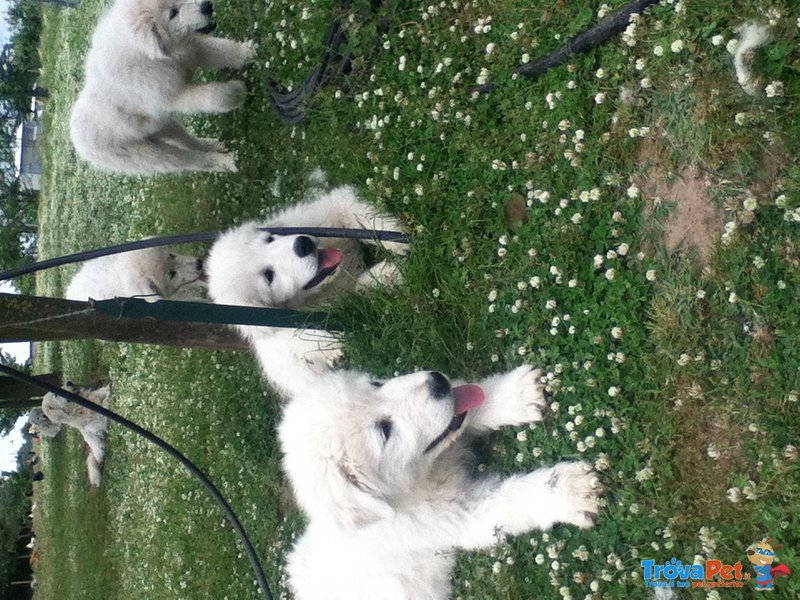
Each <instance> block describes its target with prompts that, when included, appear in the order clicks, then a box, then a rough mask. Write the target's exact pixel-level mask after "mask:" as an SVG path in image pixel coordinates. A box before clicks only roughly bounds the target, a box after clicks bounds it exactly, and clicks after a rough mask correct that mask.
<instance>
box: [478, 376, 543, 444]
mask: <svg viewBox="0 0 800 600" xmlns="http://www.w3.org/2000/svg"><path fill="white" fill-rule="evenodd" d="M541 377H542V371H541V370H540V369H535V368H534V367H532V366H531V365H523V366H521V367H517V368H516V369H514V370H513V371H509V372H508V373H505V374H504V375H495V376H493V377H489V378H488V379H486V380H484V381H482V382H481V384H480V385H481V387H482V388H483V391H484V394H485V396H486V401H485V402H484V403H483V405H482V406H481V407H480V408H478V409H477V411H476V414H475V416H474V420H473V423H472V425H473V427H476V428H478V429H497V428H499V427H504V426H514V425H525V424H527V423H535V422H537V421H541V420H542V417H543V413H544V411H545V410H546V409H547V398H546V397H545V395H544V385H543V384H542V382H541Z"/></svg>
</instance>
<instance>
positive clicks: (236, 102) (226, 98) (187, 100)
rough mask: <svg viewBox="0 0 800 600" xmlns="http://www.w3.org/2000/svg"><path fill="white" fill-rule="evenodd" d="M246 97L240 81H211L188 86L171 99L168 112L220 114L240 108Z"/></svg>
mask: <svg viewBox="0 0 800 600" xmlns="http://www.w3.org/2000/svg"><path fill="white" fill-rule="evenodd" d="M246 96H247V88H246V87H245V85H244V83H242V82H241V81H212V82H211V83H201V84H197V85H190V86H188V87H186V88H184V89H183V90H182V91H181V93H180V94H178V95H177V96H176V97H175V98H173V100H172V102H171V103H170V110H171V111H173V112H176V113H183V114H192V113H208V114H222V113H226V112H230V111H232V110H233V109H235V108H238V107H240V106H241V105H242V104H243V103H244V101H245V98H246Z"/></svg>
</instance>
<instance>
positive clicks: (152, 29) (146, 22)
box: [131, 3, 170, 59]
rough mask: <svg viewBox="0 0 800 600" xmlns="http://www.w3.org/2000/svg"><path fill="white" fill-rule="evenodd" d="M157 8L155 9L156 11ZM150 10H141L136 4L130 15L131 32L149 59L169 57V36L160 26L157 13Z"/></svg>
mask: <svg viewBox="0 0 800 600" xmlns="http://www.w3.org/2000/svg"><path fill="white" fill-rule="evenodd" d="M157 10H158V7H156V11H157ZM156 11H154V10H153V9H151V8H143V7H140V6H139V5H138V3H137V4H136V10H135V11H134V12H133V14H132V19H131V22H132V23H133V32H134V35H135V36H136V39H137V41H138V42H139V43H140V44H141V45H142V48H143V49H144V50H145V52H147V54H148V55H149V56H150V58H156V59H157V58H165V57H168V56H169V55H170V52H169V45H168V44H167V40H168V38H169V34H168V33H167V31H166V30H165V29H164V27H163V26H162V23H161V20H160V19H159V18H158V13H157V12H156Z"/></svg>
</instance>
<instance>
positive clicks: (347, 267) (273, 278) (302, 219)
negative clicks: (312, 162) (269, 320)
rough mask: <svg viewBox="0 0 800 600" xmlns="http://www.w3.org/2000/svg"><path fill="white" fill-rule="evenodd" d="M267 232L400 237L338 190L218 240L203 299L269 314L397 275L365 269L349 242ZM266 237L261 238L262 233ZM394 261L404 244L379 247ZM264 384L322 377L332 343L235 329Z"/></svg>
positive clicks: (298, 334)
mask: <svg viewBox="0 0 800 600" xmlns="http://www.w3.org/2000/svg"><path fill="white" fill-rule="evenodd" d="M269 227H344V228H356V229H378V230H390V231H402V225H401V224H400V222H399V220H398V219H396V218H394V217H392V216H389V215H384V214H380V213H379V212H378V211H377V210H375V209H374V208H373V207H371V206H369V205H368V204H366V203H365V202H364V201H362V200H361V199H359V198H358V197H357V196H356V194H355V192H354V190H353V189H352V188H350V187H339V188H336V189H333V190H331V191H330V192H327V193H322V194H320V195H317V196H316V197H314V198H312V199H310V200H308V201H306V202H301V203H300V204H297V205H294V206H292V207H290V208H288V209H286V210H283V211H281V212H279V213H277V214H275V215H274V216H273V217H272V218H270V219H267V220H266V221H264V222H259V221H250V222H247V223H245V224H243V225H240V226H238V227H234V228H233V229H231V230H229V231H227V232H225V233H223V234H222V235H221V236H220V237H219V238H218V239H217V241H216V242H215V243H214V245H213V246H212V248H211V251H210V252H209V255H208V259H207V261H206V269H207V273H208V292H209V296H210V297H211V299H212V300H213V301H214V302H216V303H219V304H234V305H242V306H264V307H271V308H289V309H295V310H297V309H306V310H308V309H311V308H319V307H320V306H323V305H324V304H326V303H328V302H330V301H332V300H334V299H336V297H337V296H340V295H341V294H342V293H344V292H347V291H356V292H359V291H363V290H365V289H368V288H370V287H373V286H375V285H379V284H392V283H397V282H398V281H399V280H400V279H401V276H400V272H399V269H398V267H397V266H396V265H395V264H393V263H391V262H388V261H381V262H379V263H378V264H376V265H374V266H373V267H371V268H367V267H365V265H364V263H363V262H362V260H361V257H360V253H359V244H358V242H357V241H355V240H353V239H341V238H320V239H319V240H317V239H315V238H313V237H311V236H308V235H283V236H281V235H273V234H272V233H270V232H269V231H268V228H269ZM265 228H266V229H267V230H264V229H265ZM383 245H384V246H385V247H386V248H387V249H388V250H390V251H392V252H395V253H398V254H401V253H405V252H407V251H408V249H407V246H406V245H405V244H399V243H384V244H383ZM239 330H240V331H241V333H242V334H243V335H244V336H245V337H246V338H248V339H249V341H250V342H251V343H252V346H253V348H254V350H255V353H256V354H257V356H258V359H259V362H260V363H261V366H262V368H263V371H264V374H265V375H266V377H267V378H268V379H269V380H270V381H272V382H273V383H275V384H276V385H278V386H280V387H284V388H285V387H286V386H287V385H292V384H291V382H289V381H287V380H289V379H295V378H297V377H302V375H301V374H298V375H295V373H296V372H297V371H298V370H303V369H306V368H309V369H310V370H312V371H315V372H324V371H326V370H327V369H329V368H331V367H332V366H333V365H334V364H335V362H336V361H337V360H338V359H339V358H340V357H341V348H340V347H339V345H338V343H337V338H335V337H334V336H332V335H331V334H329V333H327V332H323V331H309V330H303V331H299V330H294V329H285V328H284V329H282V328H277V327H254V326H240V327H239Z"/></svg>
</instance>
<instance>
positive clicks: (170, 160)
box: [120, 139, 236, 174]
mask: <svg viewBox="0 0 800 600" xmlns="http://www.w3.org/2000/svg"><path fill="white" fill-rule="evenodd" d="M125 155H126V156H127V157H128V159H127V160H128V161H129V162H128V163H126V164H125V165H124V166H123V165H120V166H121V167H122V168H121V170H122V171H123V172H125V173H130V174H145V173H176V172H180V171H216V172H230V173H235V172H236V157H235V155H234V154H233V153H232V152H198V151H197V150H189V149H187V148H181V147H179V146H176V145H174V144H170V143H168V142H167V141H166V140H160V139H153V140H150V141H145V142H141V143H137V144H128V145H127V146H126V147H125Z"/></svg>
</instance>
